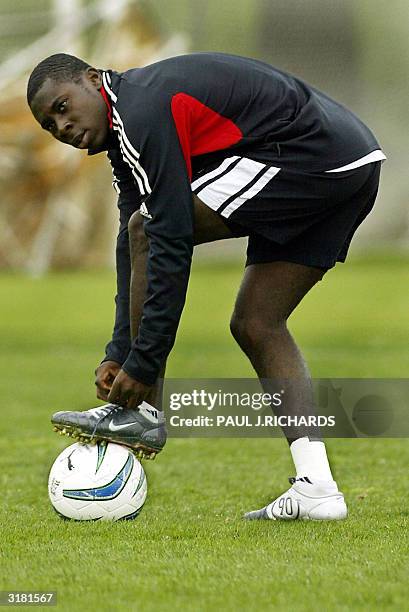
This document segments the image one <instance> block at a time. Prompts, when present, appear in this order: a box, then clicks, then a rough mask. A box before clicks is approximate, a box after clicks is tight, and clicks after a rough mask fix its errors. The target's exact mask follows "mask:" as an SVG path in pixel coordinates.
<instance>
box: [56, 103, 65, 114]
mask: <svg viewBox="0 0 409 612" xmlns="http://www.w3.org/2000/svg"><path fill="white" fill-rule="evenodd" d="M66 106H67V100H63V101H62V102H60V103H59V104H58V106H57V110H58V112H59V113H63V112H64V110H65V108H66Z"/></svg>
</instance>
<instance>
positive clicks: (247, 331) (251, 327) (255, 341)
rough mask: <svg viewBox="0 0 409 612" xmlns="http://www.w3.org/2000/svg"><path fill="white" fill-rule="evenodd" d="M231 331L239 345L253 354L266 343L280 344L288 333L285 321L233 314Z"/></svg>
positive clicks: (255, 314)
mask: <svg viewBox="0 0 409 612" xmlns="http://www.w3.org/2000/svg"><path fill="white" fill-rule="evenodd" d="M230 331H231V333H232V335H233V338H234V339H235V340H236V342H237V344H238V345H239V346H240V347H241V348H242V349H243V350H244V351H245V352H246V353H252V352H253V351H254V350H256V349H259V348H260V347H262V346H264V345H265V344H266V343H269V344H270V343H274V342H275V341H277V342H279V338H280V335H281V334H282V333H287V323H286V321H285V319H279V318H277V319H267V320H266V319H264V318H263V317H261V316H257V313H253V314H252V315H249V316H240V315H237V314H235V313H234V314H233V316H232V318H231V321H230Z"/></svg>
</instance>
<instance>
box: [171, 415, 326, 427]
mask: <svg viewBox="0 0 409 612" xmlns="http://www.w3.org/2000/svg"><path fill="white" fill-rule="evenodd" d="M169 424H170V426H171V427H334V426H335V416H325V415H318V416H315V415H308V416H289V415H280V416H277V415H270V414H269V415H261V414H259V415H257V418H256V419H252V418H250V416H249V415H228V416H225V415H221V414H219V415H217V416H216V417H209V416H202V415H197V416H195V417H193V418H187V417H181V416H179V415H177V414H172V416H171V417H170V419H169Z"/></svg>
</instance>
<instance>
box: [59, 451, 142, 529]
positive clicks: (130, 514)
mask: <svg viewBox="0 0 409 612" xmlns="http://www.w3.org/2000/svg"><path fill="white" fill-rule="evenodd" d="M146 494H147V482H146V476H145V472H144V470H143V467H142V466H141V464H140V463H139V461H138V460H137V459H136V457H135V456H134V455H133V454H132V453H131V451H129V450H128V449H127V448H125V447H123V446H119V445H118V444H112V443H111V442H109V443H105V442H98V444H96V445H95V446H91V445H89V444H79V443H76V444H72V445H71V446H68V448H66V449H65V450H63V452H62V453H61V454H60V455H59V456H58V457H57V459H56V460H55V461H54V464H53V466H52V468H51V471H50V476H49V478H48V495H49V497H50V501H51V503H52V505H53V507H54V509H55V510H56V511H57V513H58V514H60V515H61V516H62V517H63V518H69V519H75V520H77V521H92V520H98V519H100V520H102V521H117V520H118V519H133V518H136V517H137V516H138V514H139V512H140V511H141V509H142V506H143V504H144V502H145V499H146Z"/></svg>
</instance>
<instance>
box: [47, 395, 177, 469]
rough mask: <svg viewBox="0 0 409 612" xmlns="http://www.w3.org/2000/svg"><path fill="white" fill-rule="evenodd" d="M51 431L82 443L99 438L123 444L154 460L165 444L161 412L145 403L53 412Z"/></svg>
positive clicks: (98, 439)
mask: <svg viewBox="0 0 409 612" xmlns="http://www.w3.org/2000/svg"><path fill="white" fill-rule="evenodd" d="M51 423H52V424H53V425H54V431H58V432H59V433H60V434H61V435H66V436H69V437H70V438H74V439H76V440H78V441H79V442H83V443H85V444H95V443H96V442H99V441H100V440H105V441H107V442H114V443H115V444H122V446H127V447H129V448H130V449H132V451H133V452H134V453H135V455H136V456H137V457H138V458H139V459H154V458H155V457H156V455H157V453H160V451H161V450H162V448H163V447H164V446H165V443H166V436H167V434H166V425H165V417H164V414H163V412H160V411H159V410H156V408H153V407H152V406H150V405H149V404H147V403H146V402H142V404H140V405H139V406H138V407H137V408H132V409H130V408H122V407H121V406H117V405H116V404H105V405H104V406H100V407H98V408H91V410H85V411H83V412H74V411H69V412H56V413H55V414H54V415H53V416H52V417H51Z"/></svg>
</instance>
